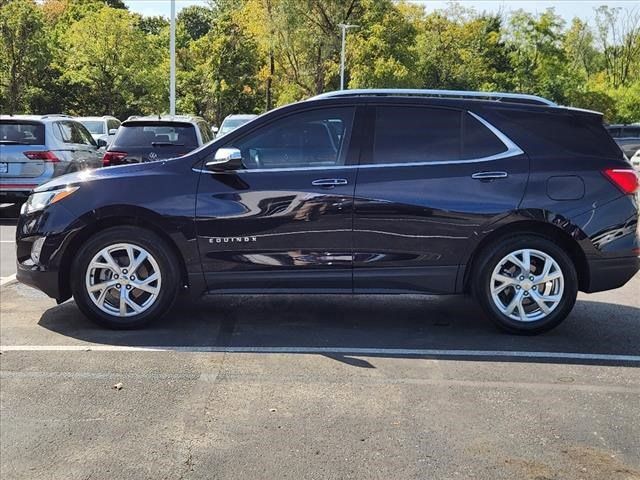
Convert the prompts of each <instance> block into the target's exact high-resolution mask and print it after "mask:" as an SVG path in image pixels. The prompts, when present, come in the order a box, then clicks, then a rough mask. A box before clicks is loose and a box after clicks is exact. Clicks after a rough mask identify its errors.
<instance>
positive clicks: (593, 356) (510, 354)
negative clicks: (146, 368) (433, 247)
mask: <svg viewBox="0 0 640 480" xmlns="http://www.w3.org/2000/svg"><path fill="white" fill-rule="evenodd" d="M0 351H1V352H86V351H92V352H186V353H327V354H331V353H333V354H344V355H364V356H366V355H387V356H405V355H415V356H425V357H428V356H438V357H471V358H478V357H500V358H536V359H557V360H597V361H613V362H640V355H611V354H604V353H569V352H526V351H509V350H437V349H413V348H344V347H212V346H206V345H205V346H201V347H198V346H167V345H162V346H148V347H136V346H127V345H0Z"/></svg>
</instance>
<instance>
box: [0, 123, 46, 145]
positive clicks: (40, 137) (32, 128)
mask: <svg viewBox="0 0 640 480" xmlns="http://www.w3.org/2000/svg"><path fill="white" fill-rule="evenodd" d="M0 144H5V145H7V144H9V145H11V144H14V145H44V125H42V124H41V123H34V122H19V121H12V120H9V121H1V122H0Z"/></svg>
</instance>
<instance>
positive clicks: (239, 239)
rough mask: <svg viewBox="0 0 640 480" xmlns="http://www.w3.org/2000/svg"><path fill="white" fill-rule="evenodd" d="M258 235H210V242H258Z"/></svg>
mask: <svg viewBox="0 0 640 480" xmlns="http://www.w3.org/2000/svg"><path fill="white" fill-rule="evenodd" d="M257 241H258V237H253V236H252V237H210V238H209V243H248V242H257Z"/></svg>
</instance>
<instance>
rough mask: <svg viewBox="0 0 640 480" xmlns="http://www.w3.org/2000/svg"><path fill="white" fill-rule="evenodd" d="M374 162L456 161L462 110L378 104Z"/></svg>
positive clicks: (460, 150) (459, 151) (460, 136)
mask: <svg viewBox="0 0 640 480" xmlns="http://www.w3.org/2000/svg"><path fill="white" fill-rule="evenodd" d="M375 132H376V133H375V140H374V148H373V163H376V164H384V163H416V162H437V161H447V160H458V159H460V158H461V156H462V113H461V112H459V111H456V110H446V109H438V108H423V107H378V108H377V109H376V127H375Z"/></svg>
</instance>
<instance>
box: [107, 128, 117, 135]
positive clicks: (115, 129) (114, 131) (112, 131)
mask: <svg viewBox="0 0 640 480" xmlns="http://www.w3.org/2000/svg"><path fill="white" fill-rule="evenodd" d="M117 131H118V129H117V128H110V129H109V135H115V134H116V132H117Z"/></svg>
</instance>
